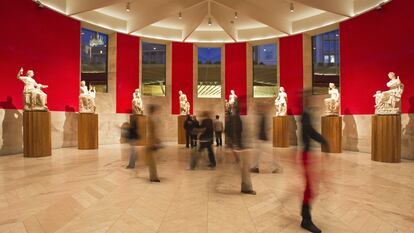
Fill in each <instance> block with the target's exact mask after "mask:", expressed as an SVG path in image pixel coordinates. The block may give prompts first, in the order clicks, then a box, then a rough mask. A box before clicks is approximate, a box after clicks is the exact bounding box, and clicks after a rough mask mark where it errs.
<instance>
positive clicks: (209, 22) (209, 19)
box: [208, 18, 212, 26]
mask: <svg viewBox="0 0 414 233" xmlns="http://www.w3.org/2000/svg"><path fill="white" fill-rule="evenodd" d="M211 25H212V23H211V18H208V26H211Z"/></svg>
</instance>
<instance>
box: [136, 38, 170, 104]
mask: <svg viewBox="0 0 414 233" xmlns="http://www.w3.org/2000/svg"><path fill="white" fill-rule="evenodd" d="M144 43H147V44H156V45H163V46H165V72H164V74H165V76H164V78H165V79H164V80H165V85H164V95H148V94H145V92H144V82H143V81H144V73H143V68H144V63H143V55H144V50H143V47H144ZM169 43H170V42H166V41H159V40H151V39H147V38H141V40H140V45H139V46H140V49H139V63H140V67H139V70H140V71H139V73H140V79H139V88H140V90H141V94H142V96H145V97H155V98H156V97H160V98H163V97H167V94H168V90H167V80H168V78H167V74H168V64H167V63H168V46H169Z"/></svg>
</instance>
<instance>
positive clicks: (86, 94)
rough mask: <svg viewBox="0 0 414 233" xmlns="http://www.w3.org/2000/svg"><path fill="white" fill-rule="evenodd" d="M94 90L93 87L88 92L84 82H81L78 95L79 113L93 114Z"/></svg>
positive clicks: (94, 107)
mask: <svg viewBox="0 0 414 233" xmlns="http://www.w3.org/2000/svg"><path fill="white" fill-rule="evenodd" d="M95 97H96V90H95V87H92V86H90V88H89V90H88V87H87V86H86V83H85V81H81V86H80V95H79V112H80V113H95V110H96V105H95Z"/></svg>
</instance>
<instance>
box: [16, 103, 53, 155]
mask: <svg viewBox="0 0 414 233" xmlns="http://www.w3.org/2000/svg"><path fill="white" fill-rule="evenodd" d="M23 141H24V143H23V144H24V147H23V152H24V157H45V156H51V155H52V133H51V117H50V112H40V111H24V112H23Z"/></svg>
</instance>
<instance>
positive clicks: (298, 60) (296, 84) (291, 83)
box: [279, 34, 303, 115]
mask: <svg viewBox="0 0 414 233" xmlns="http://www.w3.org/2000/svg"><path fill="white" fill-rule="evenodd" d="M279 46H280V52H279V56H280V85H281V86H283V87H284V88H285V91H286V93H287V94H288V114H289V115H300V114H302V111H303V98H302V91H303V35H302V34H299V35H295V36H289V37H283V38H280V40H279Z"/></svg>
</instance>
